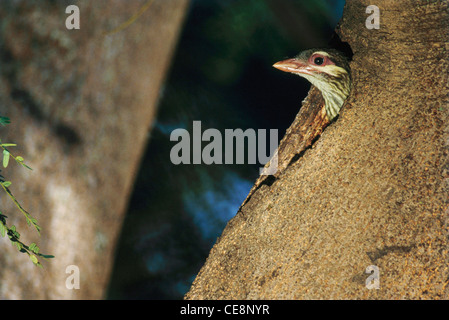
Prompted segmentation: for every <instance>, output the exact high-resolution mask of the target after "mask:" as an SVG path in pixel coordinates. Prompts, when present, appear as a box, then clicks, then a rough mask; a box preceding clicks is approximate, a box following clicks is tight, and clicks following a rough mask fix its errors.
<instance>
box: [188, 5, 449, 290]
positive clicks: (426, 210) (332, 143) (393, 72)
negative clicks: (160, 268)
mask: <svg viewBox="0 0 449 320" xmlns="http://www.w3.org/2000/svg"><path fill="white" fill-rule="evenodd" d="M371 4H372V3H371V2H369V1H347V3H346V6H345V9H344V14H343V17H342V20H341V22H340V25H339V27H338V28H337V33H338V34H339V36H340V38H341V39H342V40H343V41H346V42H348V43H349V45H350V46H351V48H352V50H353V52H354V56H353V61H352V63H351V69H352V76H353V89H352V92H351V94H350V96H349V97H348V99H347V101H346V104H345V105H344V107H343V109H342V112H341V113H340V116H339V118H338V120H337V121H336V122H334V123H332V124H331V125H330V126H328V127H327V128H326V129H325V130H324V132H323V134H322V135H321V137H320V138H319V139H318V140H317V141H316V142H315V143H314V145H313V148H310V149H308V150H306V152H304V154H302V156H301V157H300V158H299V159H297V161H295V162H294V163H292V164H291V165H289V166H288V167H287V168H286V169H285V170H284V171H283V172H282V173H281V174H280V175H279V177H278V178H277V179H276V180H275V181H274V182H273V183H272V184H271V185H262V186H261V187H260V188H259V189H258V190H257V191H256V192H255V193H254V194H253V195H252V197H251V198H250V199H249V201H248V202H247V203H246V204H245V205H244V206H243V207H242V208H241V211H240V212H238V214H237V215H236V216H235V218H233V219H232V220H231V221H230V222H229V223H228V225H227V227H226V228H225V230H224V231H223V234H222V236H221V237H220V238H219V240H218V241H217V243H216V244H215V246H214V247H213V249H212V250H211V252H210V255H209V257H208V259H207V261H206V263H205V265H204V266H203V268H202V269H201V271H200V272H199V274H198V276H197V278H196V279H195V281H194V283H193V285H192V287H191V289H190V291H189V292H188V293H187V294H186V299H438V298H441V299H447V298H448V286H447V285H448V281H449V280H448V279H449V271H448V268H447V265H448V229H447V228H448V226H447V215H448V197H449V190H448V182H449V180H448V176H449V173H448V125H449V117H448V115H449V114H448V113H449V111H448V110H449V108H448V106H449V105H448V94H449V87H448V72H449V59H448V50H449V46H448V43H449V39H448V38H449V37H448V32H447V30H448V28H449V18H448V12H449V8H448V2H445V1H444V2H443V1H438V2H428V1H400V2H398V1H389V0H380V1H377V2H376V6H378V7H379V9H380V29H368V28H366V26H365V20H366V19H367V18H368V16H369V14H367V13H366V12H365V10H366V7H367V6H369V5H371ZM305 103H308V102H307V100H306V101H305ZM367 268H368V270H370V269H369V268H376V269H377V270H378V271H379V273H378V275H377V274H374V273H373V274H371V271H369V272H370V273H367ZM373 278H377V279H378V280H379V289H375V288H374V289H373V288H372V284H374V282H372V281H371V280H372V279H373ZM370 288H371V289H370Z"/></svg>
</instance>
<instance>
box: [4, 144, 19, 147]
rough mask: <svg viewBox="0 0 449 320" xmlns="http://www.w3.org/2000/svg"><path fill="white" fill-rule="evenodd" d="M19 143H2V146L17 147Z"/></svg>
mask: <svg viewBox="0 0 449 320" xmlns="http://www.w3.org/2000/svg"><path fill="white" fill-rule="evenodd" d="M16 146H17V144H15V143H2V147H16Z"/></svg>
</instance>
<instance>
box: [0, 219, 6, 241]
mask: <svg viewBox="0 0 449 320" xmlns="http://www.w3.org/2000/svg"><path fill="white" fill-rule="evenodd" d="M6 230H7V228H6V226H5V225H4V224H3V222H0V235H1V236H2V238H3V237H4V236H5V234H6Z"/></svg>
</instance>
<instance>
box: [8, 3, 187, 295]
mask: <svg viewBox="0 0 449 320" xmlns="http://www.w3.org/2000/svg"><path fill="white" fill-rule="evenodd" d="M71 4H74V5H77V6H78V7H79V9H80V29H79V30H77V29H73V30H68V29H67V28H66V19H67V18H68V17H69V15H70V14H67V13H66V6H68V4H67V1H38V2H36V3H35V2H32V1H2V2H1V5H0V16H1V19H0V20H1V21H2V25H1V31H0V32H1V33H0V36H1V38H0V45H1V59H0V63H1V69H0V74H1V78H0V81H1V82H0V92H1V97H2V101H1V109H0V114H1V115H2V116H7V117H9V118H10V119H11V122H12V123H11V125H9V126H7V127H6V128H2V129H1V132H0V133H1V139H2V141H3V142H14V143H17V144H18V147H16V148H11V151H12V152H15V153H16V154H17V155H22V156H23V157H24V158H25V162H26V163H27V164H28V165H29V166H30V167H32V168H33V171H28V170H26V169H23V168H20V167H18V166H15V165H14V164H13V163H10V164H9V166H8V168H7V169H5V170H3V171H2V174H3V175H4V176H5V177H6V178H7V179H8V180H11V181H12V182H13V184H12V186H11V191H12V192H13V193H14V195H15V196H16V198H17V199H18V200H19V202H21V204H22V205H23V207H24V208H26V210H27V211H29V212H30V213H31V214H32V215H33V216H34V217H35V218H36V219H37V220H38V223H39V224H40V226H41V227H42V230H41V236H40V237H39V236H38V235H37V233H36V232H35V231H34V230H32V229H31V228H29V227H27V226H26V224H25V223H24V220H25V219H24V218H23V217H22V215H21V213H20V212H19V211H18V210H17V208H15V207H14V205H13V204H12V202H11V201H10V200H9V199H7V197H6V194H4V195H3V196H2V201H1V211H2V213H3V214H5V215H7V216H8V219H7V223H8V225H16V226H17V228H18V230H20V232H21V238H20V239H21V240H22V241H23V242H24V243H27V244H30V243H32V242H36V243H37V244H38V245H39V246H40V251H41V252H43V253H47V254H52V255H54V256H55V258H54V259H50V260H49V261H48V262H47V261H43V262H42V263H43V267H44V268H43V269H40V268H37V267H35V266H34V265H33V264H32V262H31V261H30V260H29V259H28V257H27V256H26V255H25V254H21V253H19V252H18V251H17V249H15V248H14V247H12V246H11V245H10V244H9V241H8V240H7V238H3V239H1V241H0V244H1V251H2V254H1V255H0V261H1V262H0V265H1V268H0V297H1V298H2V299H99V298H102V297H104V294H105V289H106V285H107V282H108V279H109V274H110V271H111V263H112V262H113V253H114V247H115V243H116V240H117V237H118V234H119V231H120V226H121V223H122V220H123V214H124V210H125V208H126V204H127V199H128V195H129V193H130V191H131V188H132V183H133V179H134V176H135V173H136V171H137V169H138V165H139V158H140V156H141V154H142V151H143V149H144V146H145V143H146V139H147V135H148V129H149V126H150V124H151V122H152V121H153V119H154V116H155V112H156V105H157V100H158V97H159V95H160V88H161V83H162V81H163V79H164V75H165V74H166V71H167V68H168V66H169V62H170V58H171V55H172V52H173V49H174V44H175V42H176V39H177V36H178V32H179V29H180V25H181V22H182V20H183V16H184V14H185V11H186V7H187V4H188V0H169V1H167V0H156V1H152V2H151V3H150V2H149V1H110V0H104V1H98V0H97V1H88V0H80V1H72V2H71ZM147 5H150V6H149V7H148V6H147ZM145 8H146V9H147V10H146V11H144V10H143V9H145ZM141 9H142V10H141ZM72 13H73V12H72ZM139 13H141V15H140V16H138V14H139ZM134 15H135V18H133V19H130V18H131V17H133V16H134ZM126 21H130V22H132V24H123V23H125V22H126ZM122 24H123V25H122ZM120 26H122V27H120ZM117 27H118V28H117ZM110 31H114V32H110ZM115 31H116V32H115ZM147 165H150V164H147ZM69 266H75V267H77V270H79V280H80V284H79V289H76V286H75V288H73V286H74V285H76V279H75V278H74V277H76V276H77V272H76V269H73V268H72V269H71V268H69V269H67V267H69ZM66 284H68V286H67V285H66Z"/></svg>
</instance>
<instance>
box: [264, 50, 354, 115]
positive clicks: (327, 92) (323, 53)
mask: <svg viewBox="0 0 449 320" xmlns="http://www.w3.org/2000/svg"><path fill="white" fill-rule="evenodd" d="M273 67H275V68H277V69H279V70H282V71H285V72H290V73H293V74H296V75H298V76H301V77H303V78H306V79H307V80H308V81H309V82H310V83H311V84H312V85H314V86H315V87H317V88H318V89H319V90H320V91H321V94H322V95H323V98H324V101H325V108H326V113H327V116H328V118H329V120H332V119H333V118H335V117H336V116H337V115H338V113H339V112H340V109H341V107H342V105H343V103H344V101H345V100H346V98H347V96H348V95H349V92H350V90H351V70H350V68H349V63H348V60H347V59H346V57H345V56H344V55H343V54H342V53H341V52H339V51H337V50H334V49H309V50H305V51H302V52H301V53H300V54H298V55H297V56H296V57H294V58H291V59H287V60H283V61H279V62H277V63H275V64H274V65H273Z"/></svg>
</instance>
